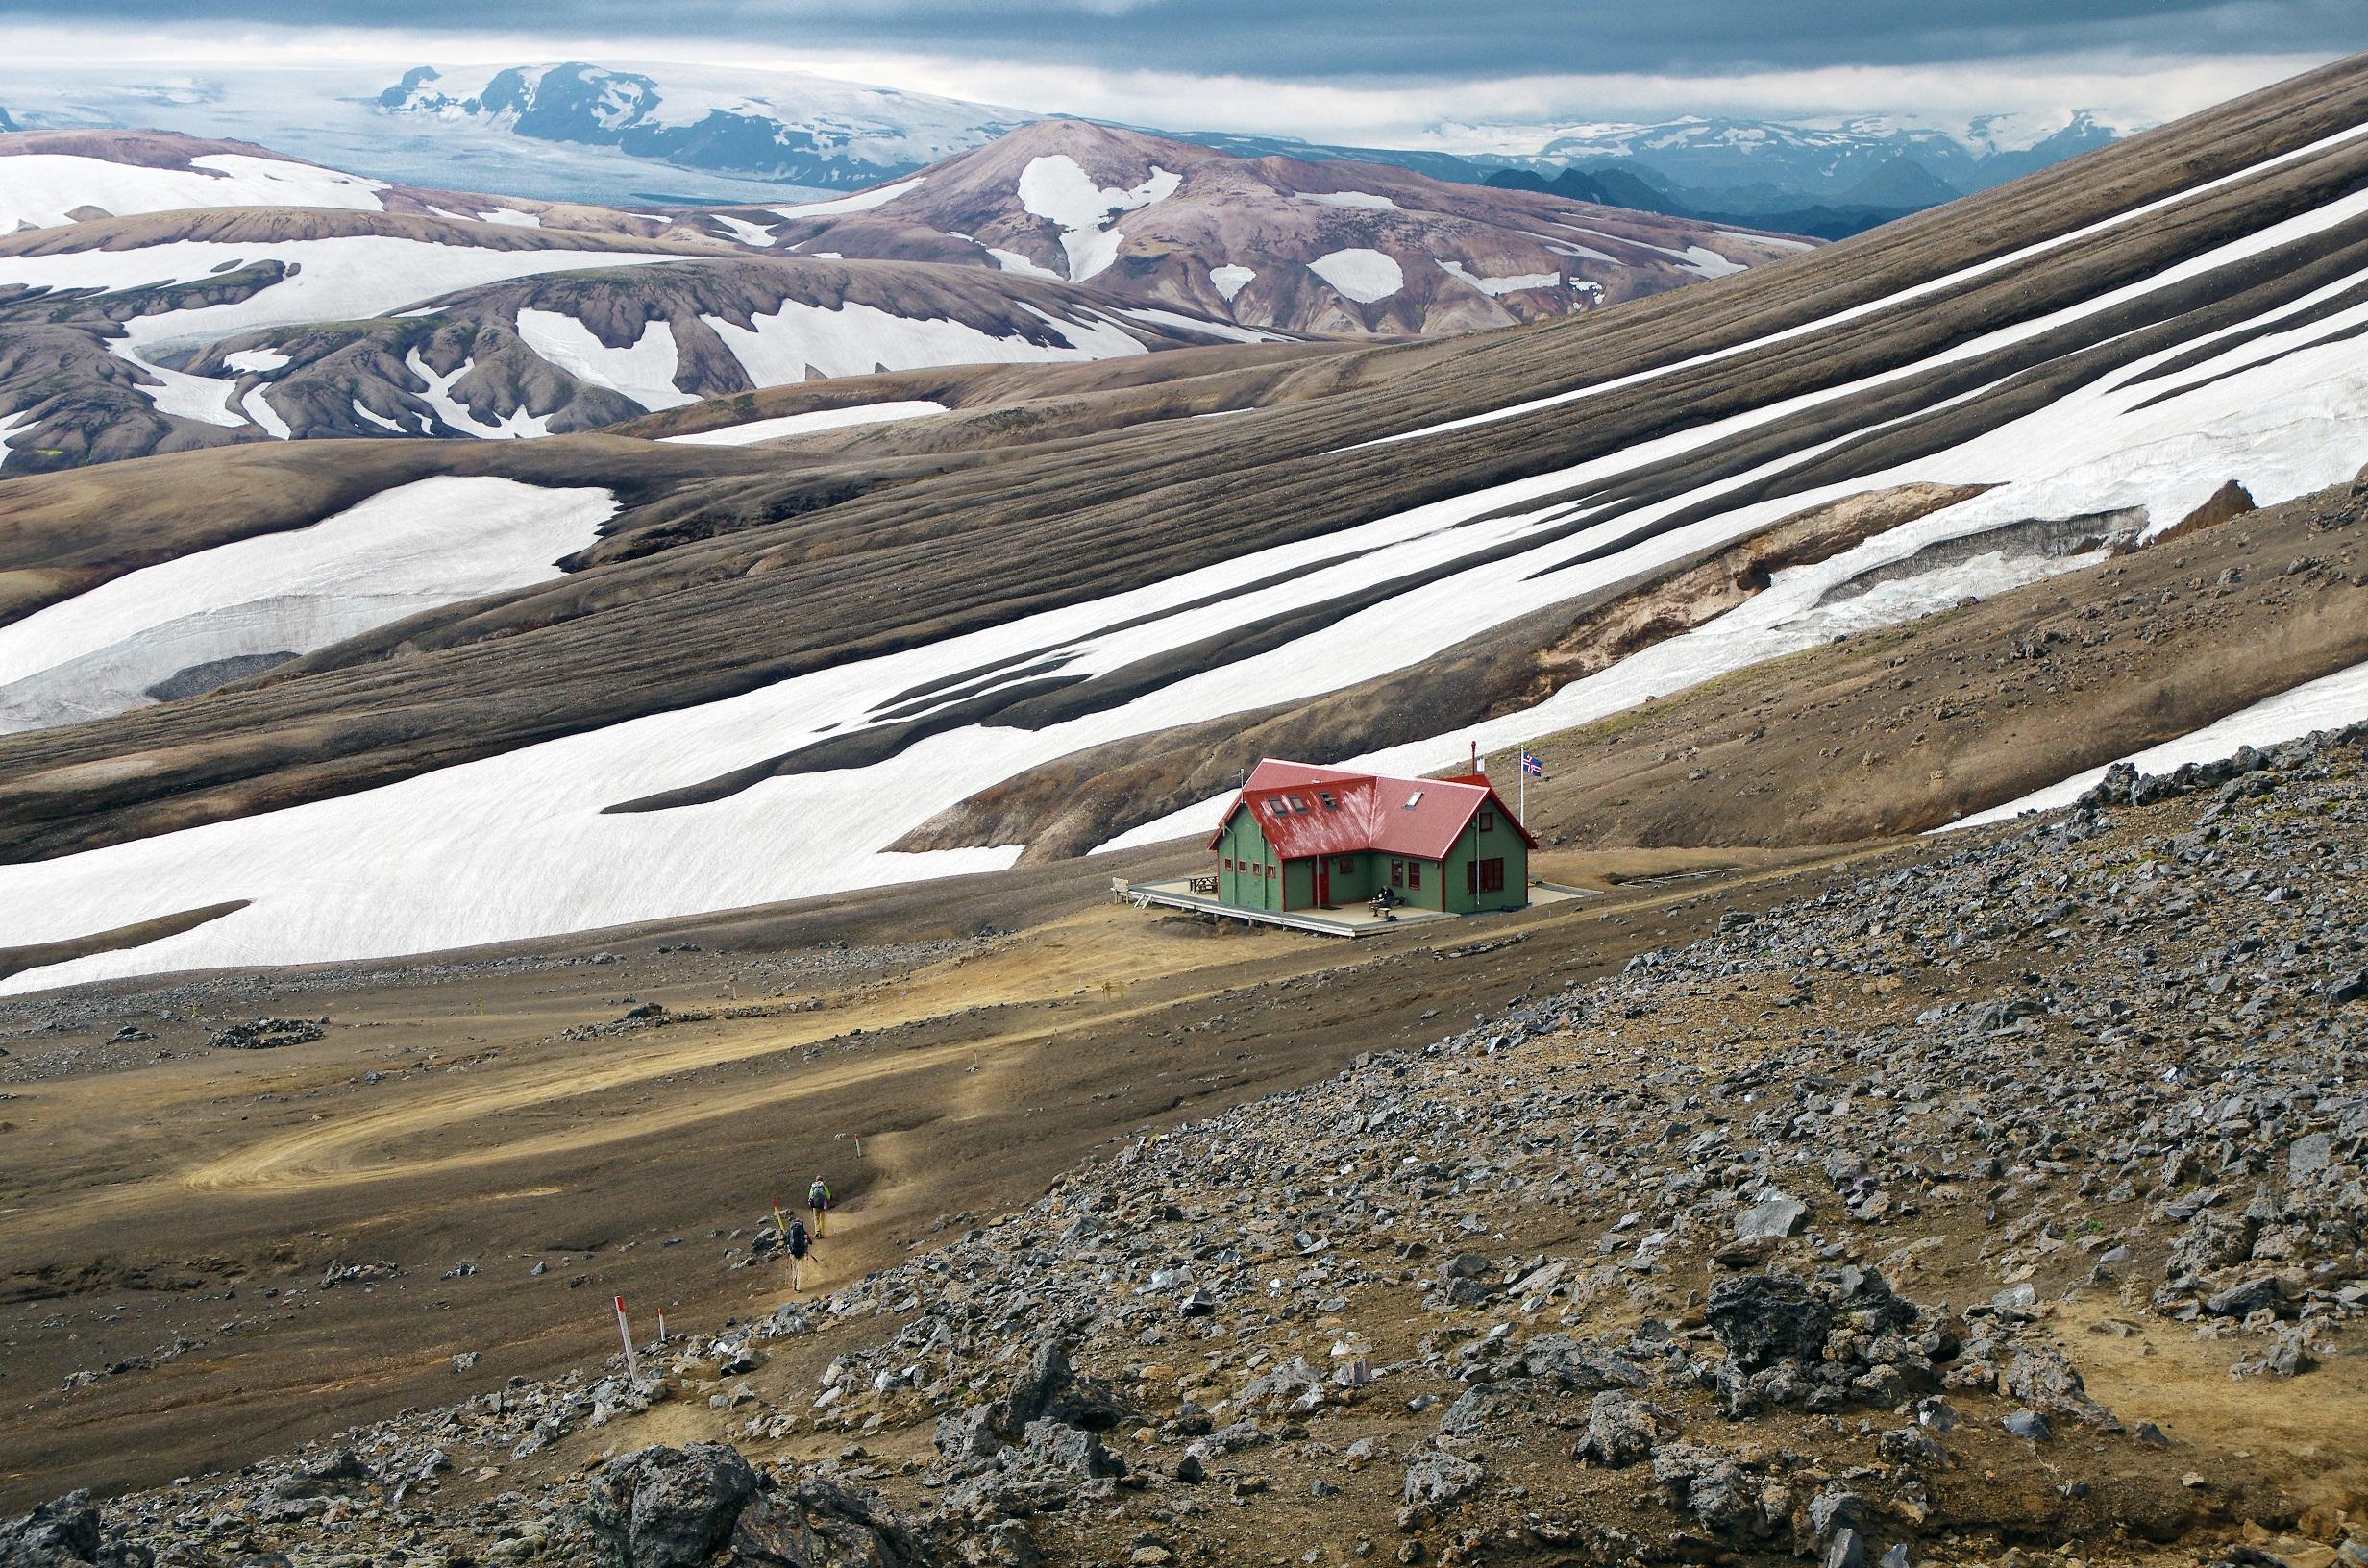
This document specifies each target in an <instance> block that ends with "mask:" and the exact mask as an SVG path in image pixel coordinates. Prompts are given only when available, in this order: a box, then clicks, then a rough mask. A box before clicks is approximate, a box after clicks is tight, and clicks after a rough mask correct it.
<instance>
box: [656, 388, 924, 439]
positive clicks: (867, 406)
mask: <svg viewBox="0 0 2368 1568" xmlns="http://www.w3.org/2000/svg"><path fill="white" fill-rule="evenodd" d="M945 411H946V405H945V404H942V403H931V402H929V401H928V400H926V399H923V398H914V399H909V400H905V401H900V402H896V403H863V404H856V405H855V406H853V407H851V408H817V409H815V410H814V411H813V412H812V413H806V414H783V415H782V416H781V417H779V418H778V419H752V420H750V421H749V422H748V423H747V424H745V425H728V426H726V427H725V428H724V429H720V430H696V431H693V432H692V433H691V434H689V435H662V436H660V437H658V439H659V440H661V441H679V442H681V443H682V444H683V445H685V446H696V447H745V446H752V445H753V444H754V443H756V442H759V441H778V440H780V439H781V438H782V437H784V436H791V435H811V434H813V433H814V432H815V431H816V430H836V429H847V428H848V427H850V426H854V425H883V424H886V423H887V422H888V421H890V420H896V419H918V418H920V417H921V416H922V415H924V414H942V413H944V412H945Z"/></svg>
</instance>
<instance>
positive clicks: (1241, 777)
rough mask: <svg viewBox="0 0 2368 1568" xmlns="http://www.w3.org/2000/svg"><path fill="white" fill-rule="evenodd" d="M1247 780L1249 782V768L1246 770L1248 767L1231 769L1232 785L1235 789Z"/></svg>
mask: <svg viewBox="0 0 2368 1568" xmlns="http://www.w3.org/2000/svg"><path fill="white" fill-rule="evenodd" d="M1248 782H1249V770H1248V769H1246V768H1236V769H1235V770H1234V771H1233V787H1234V788H1235V789H1237V790H1238V789H1240V788H1241V787H1242V786H1243V785H1245V784H1246V783H1248Z"/></svg>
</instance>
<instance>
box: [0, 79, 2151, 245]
mask: <svg viewBox="0 0 2368 1568" xmlns="http://www.w3.org/2000/svg"><path fill="white" fill-rule="evenodd" d="M0 106H4V107H0V129H7V128H15V127H21V128H23V129H28V130H41V129H49V130H58V129H100V128H133V129H155V130H166V131H173V132H178V133H181V134H184V135H198V136H209V137H223V136H228V137H241V138H244V139H247V140H252V141H257V142H261V143H263V144H265V145H269V146H272V147H274V148H277V149H279V150H281V151H283V152H285V153H288V154H291V155H293V156H296V157H299V158H303V159H310V160H313V161H317V162H321V163H325V164H328V165H331V166H333V167H338V168H347V169H353V170H356V171H358V172H360V173H364V174H369V175H374V176H376V177H378V178H381V179H385V180H390V181H395V182H398V183H403V184H415V185H421V186H432V187H436V188H444V187H449V186H453V185H465V186H467V187H468V188H472V189H483V190H499V191H504V192H507V193H510V194H514V195H519V196H528V197H533V198H537V199H540V200H545V201H560V202H589V203H602V204H607V205H619V204H630V203H672V204H680V203H711V204H717V205H723V204H728V203H733V202H759V201H766V200H773V201H777V200H781V199H784V198H794V197H796V196H798V195H801V194H809V195H810V194H815V193H833V192H839V191H848V190H857V189H862V188H864V187H866V186H870V185H873V184H878V183H880V182H882V181H885V180H891V179H895V178H897V177H899V176H900V175H904V174H909V173H911V172H913V171H915V170H918V169H921V168H924V167H926V166H928V165H929V164H932V163H936V162H939V161H942V160H943V159H948V158H950V157H953V156H955V155H956V154H959V153H964V152H968V151H971V150H973V149H974V148H978V147H982V146H984V145H986V144H987V143H988V142H990V141H993V140H995V139H996V138H998V137H999V136H1001V135H1004V134H1005V133H1007V132H1009V131H1011V130H1013V129H1015V128H1017V127H1019V126H1022V125H1025V124H1027V123H1029V122H1031V121H1033V120H1036V119H1038V118H1041V117H1042V116H1040V115H1036V114H1033V113H1030V112H1027V111H1025V110H1013V109H1003V108H997V107H994V106H989V105H981V104H973V103H966V102H962V101H959V100H955V99H950V98H941V97H935V96H932V95H929V94H925V93H915V92H905V91H900V90H898V89H894V88H886V87H874V86H863V85H860V84H856V83H851V82H844V81H837V80H834V79H831V78H826V77H820V76H812V75H806V74H802V73H797V72H784V71H764V72H758V71H731V70H719V69H715V68H711V67H704V66H701V67H691V66H682V65H674V64H667V65H654V64H634V63H631V62H603V63H593V62H588V61H563V62H559V63H540V64H516V65H507V66H486V65H478V66H472V67H467V68H456V67H443V66H438V65H434V64H420V65H416V66H413V67H411V68H410V69H408V70H406V71H403V72H401V73H400V74H399V75H398V76H396V77H395V79H394V80H392V81H389V80H388V78H387V75H386V73H385V72H384V71H383V70H382V69H377V68H372V67H364V66H346V67H338V68H335V69H328V68H323V69H318V70H308V71H292V70H274V71H262V70H249V71H243V72H241V71H236V70H233V71H228V72H219V73H216V74H213V75H210V76H199V77H196V78H177V79H175V80H173V81H170V82H148V81H143V80H138V79H135V78H132V77H128V76H125V75H124V74H122V73H120V72H110V71H106V70H104V69H99V68H92V69H88V70H83V71H72V70H68V71H59V72H44V73H42V74H41V75H39V76H32V75H27V76H24V77H12V76H10V75H9V74H7V73H6V72H5V71H0ZM1132 129H1154V128H1147V127H1134V128H1132ZM1157 134H1159V135H1168V136H1171V137H1173V138H1175V139H1180V140H1185V141H1193V142H1197V143H1199V144H1201V145H1203V146H1207V147H1213V148H1216V149H1218V150H1220V151H1222V152H1227V153H1232V154H1234V155H1236V156H1238V157H1244V158H1263V157H1277V156H1279V157H1287V158H1292V159H1299V160H1301V161H1305V162H1323V161H1333V160H1340V159H1347V160H1351V161H1356V162H1363V163H1386V164H1394V165H1396V166H1398V167H1401V168H1407V169H1412V170H1414V171H1416V172H1418V173H1420V174H1426V175H1429V176H1430V177H1431V178H1433V179H1435V180H1443V181H1449V182H1454V183H1458V184H1499V185H1506V184H1510V185H1511V186H1513V188H1519V189H1530V190H1544V191H1548V192H1551V193H1553V194H1558V195H1566V196H1572V197H1574V198H1575V199H1579V200H1586V201H1596V202H1606V203H1609V204H1610V205H1614V206H1619V207H1627V208H1636V209H1640V210H1643V211H1652V212H1663V213H1667V214H1671V215H1674V216H1679V217H1687V218H1698V219H1704V220H1713V219H1714V220H1719V221H1727V222H1735V223H1742V224H1747V225H1749V226H1752V227H1757V228H1767V229H1778V230H1784V231H1787V232H1789V233H1812V234H1818V235H1822V236H1826V237H1834V236H1837V235H1838V234H1841V233H1855V232H1856V231H1857V230H1860V229H1863V228H1867V227H1870V226H1872V225H1873V224H1876V223H1880V222H1884V221H1887V220H1888V219H1889V218H1892V217H1896V216H1899V215H1901V214H1902V213H1905V212H1909V211H1914V210H1918V209H1920V208H1926V207H1931V206H1935V205H1937V204H1938V203H1940V202H1944V201H1947V200H1950V199H1952V198H1954V197H1956V196H1960V195H1964V194H1967V193H1970V192H1972V191H1976V190H1982V189H1986V188H1988V187H1989V186H1991V185H1995V184H2000V183H2002V182H2004V181H2007V180H2010V179H2013V178H2015V177H2016V176H2018V175H2021V174H2026V173H2029V172H2030V171H2032V170H2034V169H2036V168H2040V167H2044V166H2046V165H2047V164H2050V163H2054V162H2057V161H2060V159H2065V158H2068V157H2071V156H2072V155H2074V154H2076V153H2080V152H2084V151H2087V150H2089V149H2091V148H2094V147H2098V146H2102V145H2104V144H2105V143H2107V142H2109V141H2111V140H2112V139H2114V137H2115V136H2116V135H2118V134H2119V133H2118V132H2117V131H2116V130H2115V129H2114V128H2111V127H2109V126H2107V125H2105V124H2103V123H2102V122H2101V121H2099V120H2098V119H2097V118H2096V116H2094V115H2092V114H2087V113H2082V114H2076V115H2072V116H2070V117H2069V118H2068V119H2058V120H2052V121H2048V120H2043V121H2036V122H2035V121H2033V120H2032V119H2030V118H2029V117H2023V116H2009V115H1987V116H1984V117H1982V118H1980V119H1977V120H1975V121H1973V122H1972V123H1971V124H1969V125H1967V126H1965V127H1963V128H1962V129H1961V130H1957V131H1943V130H1936V129H1932V128H1928V127H1917V126H1908V125H1903V124H1900V123H1898V122H1895V121H1891V120H1884V119H1871V118H1860V119H1853V120H1849V121H1846V122H1843V123H1841V124H1838V125H1812V124H1793V123H1787V122H1779V121H1765V120H1741V119H1719V118H1699V117H1689V118H1684V119H1677V120H1670V121H1665V122H1661V123H1655V124H1600V125H1581V126H1557V127H1544V128H1539V127H1527V128H1523V127H1495V128H1488V129H1487V130H1485V131H1480V132H1475V131H1471V130H1469V129H1468V128H1460V127H1446V128H1442V132H1441V135H1443V137H1444V138H1447V139H1449V140H1451V141H1452V142H1453V144H1454V146H1455V147H1456V148H1458V149H1459V150H1456V151H1445V150H1426V149H1407V148H1384V147H1356V146H1346V145H1335V144H1328V143H1320V142H1308V141H1300V140H1296V139H1294V138H1291V137H1284V136H1267V135H1245V134H1240V133H1233V132H1181V133H1179V132H1174V131H1166V130H1162V131H1158V132H1157ZM1474 148H1481V149H1491V150H1478V151H1474V150H1470V149H1474ZM1574 172H1575V174H1576V175H1578V176H1584V177H1585V180H1584V181H1577V180H1574V179H1573V178H1572V176H1573V174H1574ZM1518 177H1535V182H1536V183H1534V184H1533V183H1532V182H1531V181H1530V180H1529V179H1526V178H1518ZM1557 182H1561V183H1559V184H1558V183H1557ZM785 187H786V188H785Z"/></svg>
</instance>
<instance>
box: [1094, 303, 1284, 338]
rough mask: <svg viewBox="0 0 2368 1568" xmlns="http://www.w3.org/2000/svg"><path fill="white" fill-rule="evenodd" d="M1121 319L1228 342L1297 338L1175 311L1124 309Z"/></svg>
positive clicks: (1121, 312)
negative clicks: (1123, 317)
mask: <svg viewBox="0 0 2368 1568" xmlns="http://www.w3.org/2000/svg"><path fill="white" fill-rule="evenodd" d="M1119 314H1120V315H1122V316H1128V317H1131V318H1133V319H1134V320H1136V321H1141V322H1147V323H1149V324H1150V325H1151V326H1154V327H1167V328H1171V329H1172V330H1174V331H1180V332H1198V333H1199V334H1201V335H1202V336H1203V337H1221V338H1223V339H1224V340H1225V341H1226V342H1228V343H1291V342H1295V341H1297V340H1296V339H1295V338H1290V337H1286V336H1284V335H1283V334H1282V333H1281V332H1262V331H1259V330H1258V329H1257V328H1255V327H1236V326H1234V325H1233V324H1232V323H1230V322H1223V321H1209V320H1206V319H1204V318H1202V317H1200V316H1187V315H1180V314H1178V313H1177V312H1175V311H1173V310H1159V309H1151V308H1145V309H1122V310H1121V311H1120V312H1119Z"/></svg>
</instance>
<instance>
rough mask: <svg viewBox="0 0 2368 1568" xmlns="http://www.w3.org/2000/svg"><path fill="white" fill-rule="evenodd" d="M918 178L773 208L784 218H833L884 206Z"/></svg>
mask: <svg viewBox="0 0 2368 1568" xmlns="http://www.w3.org/2000/svg"><path fill="white" fill-rule="evenodd" d="M918 184H921V181H920V180H918V179H913V180H900V181H898V182H897V183H896V184H893V185H877V186H875V187H874V188H872V189H870V190H859V191H857V192H855V194H853V195H852V196H838V197H834V198H832V199H831V200H829V201H826V202H807V203H805V204H804V205H803V206H802V207H777V208H774V209H773V210H775V211H776V212H778V213H779V214H781V216H783V217H785V218H835V217H841V216H844V215H845V214H847V213H849V212H869V211H871V210H872V208H876V207H885V206H887V205H888V204H889V203H890V202H893V201H895V200H896V199H897V198H898V197H900V196H901V195H903V194H904V193H905V192H906V191H908V190H910V189H912V188H913V187H914V186H915V185H918Z"/></svg>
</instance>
